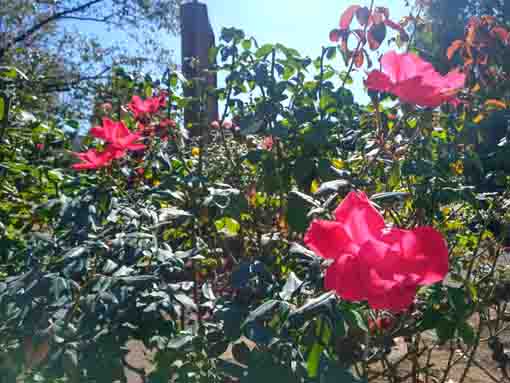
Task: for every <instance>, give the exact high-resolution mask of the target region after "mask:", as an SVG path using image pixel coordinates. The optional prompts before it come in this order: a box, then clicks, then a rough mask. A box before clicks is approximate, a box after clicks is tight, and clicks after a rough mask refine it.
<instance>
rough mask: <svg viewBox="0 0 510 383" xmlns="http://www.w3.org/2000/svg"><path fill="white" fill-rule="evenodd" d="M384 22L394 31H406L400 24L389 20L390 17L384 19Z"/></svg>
mask: <svg viewBox="0 0 510 383" xmlns="http://www.w3.org/2000/svg"><path fill="white" fill-rule="evenodd" d="M384 24H385V25H387V26H388V27H390V28H392V29H394V30H396V31H399V32H400V33H402V32H403V33H406V31H405V30H404V28H402V26H401V25H400V24H398V23H395V22H394V21H391V20H390V19H386V20H384Z"/></svg>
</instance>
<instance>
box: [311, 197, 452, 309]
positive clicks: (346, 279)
mask: <svg viewBox="0 0 510 383" xmlns="http://www.w3.org/2000/svg"><path fill="white" fill-rule="evenodd" d="M335 218H336V220H335V221H324V220H315V221H313V222H312V224H311V226H310V227H309V228H308V231H307V233H306V235H305V244H306V245H307V246H308V247H309V248H310V249H312V250H313V251H314V252H315V253H317V254H318V255H319V256H321V257H323V258H327V259H331V260H333V264H332V265H331V266H330V267H329V268H328V269H327V270H326V276H325V281H324V284H325V288H326V289H328V290H335V291H336V293H337V294H338V295H339V296H340V297H342V298H343V299H345V300H348V301H368V304H369V305H370V307H372V308H373V309H387V310H391V311H393V312H399V311H403V310H406V309H407V308H408V307H409V306H410V305H411V304H412V303H413V300H414V298H415V295H416V290H417V287H418V286H424V285H431V284H434V283H436V282H439V281H441V280H443V279H444V277H445V276H446V274H447V273H448V248H447V245H446V241H445V240H444V238H443V236H442V235H441V233H439V232H438V231H437V230H435V229H433V228H431V227H418V228H416V229H413V230H402V229H397V228H389V227H386V226H385V223H384V219H383V217H382V216H381V214H380V213H379V212H378V211H377V210H376V209H375V208H374V207H373V206H372V205H371V203H370V201H369V200H368V198H367V196H366V195H365V194H364V193H362V192H360V193H355V192H351V193H349V195H347V197H346V198H345V199H344V200H343V201H342V203H341V204H340V205H339V206H338V208H337V209H336V210H335Z"/></svg>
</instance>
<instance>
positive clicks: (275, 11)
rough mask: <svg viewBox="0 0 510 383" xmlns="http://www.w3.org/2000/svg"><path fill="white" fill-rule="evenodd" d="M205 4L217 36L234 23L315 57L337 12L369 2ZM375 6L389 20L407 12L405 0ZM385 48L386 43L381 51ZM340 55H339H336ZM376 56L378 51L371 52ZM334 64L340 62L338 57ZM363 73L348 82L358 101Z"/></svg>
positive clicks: (236, 0)
mask: <svg viewBox="0 0 510 383" xmlns="http://www.w3.org/2000/svg"><path fill="white" fill-rule="evenodd" d="M202 2H204V3H206V4H207V5H208V10H209V18H210V20H211V24H212V27H213V29H214V32H215V35H216V38H218V36H219V35H220V31H221V28H222V27H236V28H241V29H243V30H244V31H245V33H246V34H247V35H248V36H253V37H255V38H256V39H257V41H258V42H259V44H264V43H276V42H279V43H282V44H284V45H286V46H288V47H290V48H295V49H297V50H298V51H299V52H300V53H301V54H302V55H303V56H310V57H311V58H315V57H317V56H318V55H319V54H320V52H321V47H322V46H328V45H330V44H331V43H330V42H329V32H330V30H331V29H333V28H336V27H337V26H338V22H339V19H340V15H341V13H342V12H343V10H345V9H346V8H347V7H348V6H350V5H353V4H359V5H365V6H369V5H370V0H359V1H345V0H344V1H342V0H316V1H315V2H313V1H303V0H202ZM375 5H376V6H384V7H387V8H389V9H390V16H391V18H392V20H394V21H398V20H400V19H401V18H402V17H403V16H405V15H408V14H409V11H410V10H409V8H407V7H405V1H404V0H380V1H376V3H375ZM170 46H171V47H172V48H174V49H175V54H174V60H175V61H176V62H178V63H180V61H181V56H180V40H179V38H178V37H171V38H170ZM385 49H388V46H387V45H383V46H382V47H381V48H380V52H384V50H385ZM337 57H339V56H337ZM374 59H377V55H375V56H374ZM337 65H338V67H339V68H342V66H343V64H342V61H341V59H340V58H338V61H337ZM363 77H364V73H363V72H362V73H357V74H356V75H355V76H354V79H355V82H354V84H353V85H352V86H351V87H352V88H351V90H353V91H354V94H355V96H356V99H357V100H358V101H360V102H364V101H367V100H368V97H367V96H366V95H365V92H364V90H363V83H362V80H363Z"/></svg>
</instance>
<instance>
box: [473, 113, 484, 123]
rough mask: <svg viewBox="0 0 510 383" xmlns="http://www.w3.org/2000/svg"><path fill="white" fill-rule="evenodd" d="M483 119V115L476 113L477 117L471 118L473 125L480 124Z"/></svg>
mask: <svg viewBox="0 0 510 383" xmlns="http://www.w3.org/2000/svg"><path fill="white" fill-rule="evenodd" d="M484 118H485V115H484V114H483V113H478V115H477V116H476V117H475V118H473V122H474V123H475V124H479V123H480V122H482V120H483V119H484Z"/></svg>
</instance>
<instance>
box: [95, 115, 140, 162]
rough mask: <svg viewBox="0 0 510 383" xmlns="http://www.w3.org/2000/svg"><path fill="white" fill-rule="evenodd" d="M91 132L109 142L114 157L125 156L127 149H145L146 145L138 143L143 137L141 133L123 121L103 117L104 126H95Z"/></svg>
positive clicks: (108, 148)
mask: <svg viewBox="0 0 510 383" xmlns="http://www.w3.org/2000/svg"><path fill="white" fill-rule="evenodd" d="M90 134H91V135H92V136H94V137H96V138H99V139H102V140H104V141H106V142H108V144H109V145H108V147H107V150H109V151H111V152H112V153H113V156H114V158H121V157H124V155H125V154H126V151H127V150H143V149H145V145H143V144H137V143H136V142H137V141H138V140H140V138H142V136H141V134H140V133H132V132H131V131H130V130H129V129H128V128H127V126H126V125H125V124H124V123H123V122H122V121H120V122H114V121H112V120H110V119H108V118H103V126H95V127H93V128H92V129H90Z"/></svg>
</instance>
